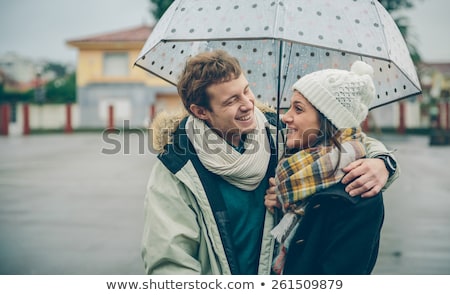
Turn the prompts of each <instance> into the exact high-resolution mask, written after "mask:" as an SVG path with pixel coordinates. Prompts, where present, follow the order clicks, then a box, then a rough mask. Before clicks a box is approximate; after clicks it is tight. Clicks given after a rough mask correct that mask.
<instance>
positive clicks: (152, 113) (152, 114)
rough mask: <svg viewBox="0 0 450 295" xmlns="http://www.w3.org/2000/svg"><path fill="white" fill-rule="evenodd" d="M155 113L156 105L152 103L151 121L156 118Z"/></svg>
mask: <svg viewBox="0 0 450 295" xmlns="http://www.w3.org/2000/svg"><path fill="white" fill-rule="evenodd" d="M155 114H156V108H155V105H154V104H152V105H151V106H150V122H152V121H153V119H154V118H155Z"/></svg>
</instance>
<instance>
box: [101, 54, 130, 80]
mask: <svg viewBox="0 0 450 295" xmlns="http://www.w3.org/2000/svg"><path fill="white" fill-rule="evenodd" d="M103 75H105V76H106V77H123V76H128V53H126V52H107V53H104V54H103Z"/></svg>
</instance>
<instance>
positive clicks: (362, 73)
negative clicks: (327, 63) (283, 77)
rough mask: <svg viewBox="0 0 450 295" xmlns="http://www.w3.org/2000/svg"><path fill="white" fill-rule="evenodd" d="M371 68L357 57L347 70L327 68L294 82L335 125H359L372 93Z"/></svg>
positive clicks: (373, 90) (365, 114) (373, 88)
mask: <svg viewBox="0 0 450 295" xmlns="http://www.w3.org/2000/svg"><path fill="white" fill-rule="evenodd" d="M372 76H373V68H372V67H371V66H370V65H368V64H367V63H365V62H362V61H356V62H354V63H353V64H352V67H351V69H350V71H345V70H338V69H327V70H321V71H316V72H313V73H310V74H308V75H305V76H303V77H302V78H300V79H299V80H298V81H297V82H296V83H295V84H294V86H293V90H297V91H299V92H300V93H301V94H303V96H304V97H305V98H306V99H307V100H308V101H309V102H310V103H311V104H312V105H313V106H314V107H315V108H316V109H317V110H318V111H319V112H321V113H322V114H323V115H324V116H325V117H327V118H328V120H330V121H331V123H332V124H333V125H334V126H336V127H337V128H338V129H341V128H352V127H359V126H360V125H361V122H362V121H364V119H365V118H366V116H367V113H368V112H369V105H370V103H371V102H372V100H373V99H374V97H375V86H374V84H373V80H372Z"/></svg>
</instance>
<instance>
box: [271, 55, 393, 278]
mask: <svg viewBox="0 0 450 295" xmlns="http://www.w3.org/2000/svg"><path fill="white" fill-rule="evenodd" d="M371 75H373V69H372V68H371V67H370V66H369V65H368V64H366V63H364V62H361V61H357V62H355V63H354V64H353V65H352V68H351V71H350V72H349V71H343V70H336V69H328V70H322V71H317V72H314V73H311V74H309V75H306V76H304V77H302V78H301V79H300V80H298V81H297V82H296V83H295V84H294V86H293V91H294V93H293V95H292V98H291V105H290V108H289V110H288V111H287V113H286V114H284V116H283V119H282V120H283V122H284V123H285V124H286V127H287V135H286V146H287V148H288V150H287V151H286V154H285V157H284V159H283V160H281V161H280V163H279V164H278V167H277V170H276V175H275V191H276V194H277V198H278V201H279V202H280V203H281V208H282V210H283V213H284V215H283V218H282V219H281V221H280V223H279V224H278V225H277V226H276V227H275V228H274V229H273V230H272V234H273V235H274V237H275V239H276V241H277V242H278V249H277V252H278V253H277V255H275V258H274V261H273V268H272V270H273V272H274V273H276V274H286V275H293V274H315V275H318V274H370V273H371V272H372V270H373V267H374V265H375V262H376V259H377V256H378V248H379V240H380V232H381V227H382V224H383V218H384V205H383V199H382V195H381V192H380V193H379V195H378V196H376V197H372V198H362V197H361V196H357V197H351V196H350V195H349V194H348V193H347V192H346V191H345V187H344V185H343V184H342V183H341V179H342V177H343V176H344V172H343V171H342V168H343V167H345V166H346V165H348V164H349V163H350V162H353V161H355V160H357V159H360V158H364V157H365V155H366V151H365V149H364V145H363V144H362V142H361V139H362V137H363V133H362V131H361V128H360V124H361V122H362V121H363V120H364V119H365V117H366V115H367V113H368V106H369V104H370V102H371V101H372V99H373V98H374V96H375V87H374V84H373V81H372V78H371ZM267 204H268V200H266V206H267Z"/></svg>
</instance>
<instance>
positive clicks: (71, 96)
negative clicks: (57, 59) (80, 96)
mask: <svg viewBox="0 0 450 295" xmlns="http://www.w3.org/2000/svg"><path fill="white" fill-rule="evenodd" d="M45 92H46V102H50V103H69V102H70V103H73V102H75V99H76V97H75V96H76V77H75V73H71V74H68V75H66V76H64V77H61V78H56V79H55V80H53V81H50V82H49V83H47V85H46V86H45Z"/></svg>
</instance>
